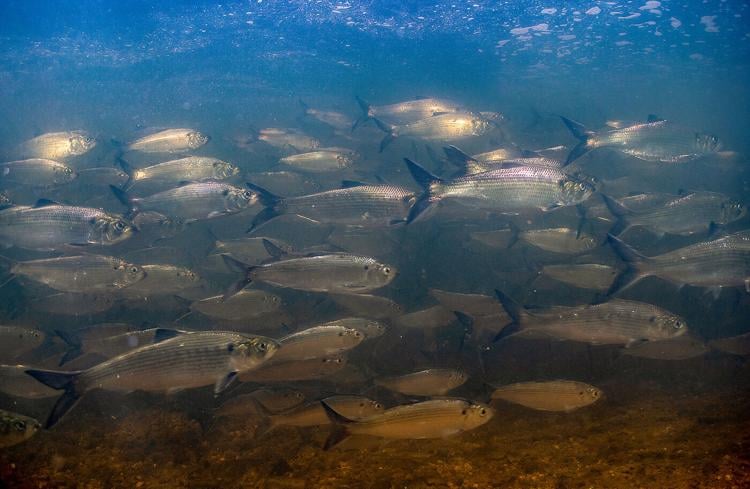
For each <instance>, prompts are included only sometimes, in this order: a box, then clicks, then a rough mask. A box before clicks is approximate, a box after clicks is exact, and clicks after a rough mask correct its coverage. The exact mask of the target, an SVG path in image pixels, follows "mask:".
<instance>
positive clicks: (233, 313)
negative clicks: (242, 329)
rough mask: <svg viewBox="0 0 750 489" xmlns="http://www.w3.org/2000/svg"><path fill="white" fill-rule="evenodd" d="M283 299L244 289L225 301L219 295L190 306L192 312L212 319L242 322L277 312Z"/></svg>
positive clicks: (262, 291)
mask: <svg viewBox="0 0 750 489" xmlns="http://www.w3.org/2000/svg"><path fill="white" fill-rule="evenodd" d="M280 306H281V298H280V297H279V296H277V295H275V294H272V293H270V292H266V291H264V290H256V289H244V290H241V291H239V292H238V293H236V294H234V295H233V296H231V297H229V298H227V299H226V300H225V299H224V297H223V296H220V295H217V296H214V297H208V298H206V299H201V300H199V301H195V302H193V303H191V304H190V310H191V311H197V312H200V313H201V314H204V315H206V316H208V317H211V318H217V319H226V320H240V319H249V318H254V317H258V316H262V315H264V314H268V313H270V312H273V311H275V310H277V309H278V308H279V307H280Z"/></svg>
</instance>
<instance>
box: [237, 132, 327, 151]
mask: <svg viewBox="0 0 750 489" xmlns="http://www.w3.org/2000/svg"><path fill="white" fill-rule="evenodd" d="M251 139H255V140H257V141H263V142H264V143H267V144H270V145H271V146H273V147H275V148H279V149H283V150H287V149H290V148H291V149H292V150H294V151H313V150H315V149H317V148H319V147H320V141H318V140H317V139H315V138H314V137H311V136H308V135H306V134H304V133H302V132H301V131H298V130H296V129H279V128H275V127H269V128H266V129H261V130H260V131H259V132H258V133H257V134H256V135H254V136H253V138H251Z"/></svg>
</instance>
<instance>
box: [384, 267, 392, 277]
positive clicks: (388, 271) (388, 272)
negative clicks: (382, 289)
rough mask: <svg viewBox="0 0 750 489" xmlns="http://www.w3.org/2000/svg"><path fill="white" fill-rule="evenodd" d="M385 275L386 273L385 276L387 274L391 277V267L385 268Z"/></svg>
mask: <svg viewBox="0 0 750 489" xmlns="http://www.w3.org/2000/svg"><path fill="white" fill-rule="evenodd" d="M383 273H384V274H386V275H390V273H391V269H390V267H385V268H384V269H383Z"/></svg>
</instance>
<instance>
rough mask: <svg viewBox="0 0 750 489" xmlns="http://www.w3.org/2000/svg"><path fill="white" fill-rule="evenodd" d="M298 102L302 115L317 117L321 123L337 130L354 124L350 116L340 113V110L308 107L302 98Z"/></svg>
mask: <svg viewBox="0 0 750 489" xmlns="http://www.w3.org/2000/svg"><path fill="white" fill-rule="evenodd" d="M299 103H300V106H301V107H302V113H303V115H305V116H308V117H312V118H313V119H317V120H318V121H320V122H322V123H323V124H327V125H329V126H331V127H332V128H334V129H338V130H339V131H345V130H346V131H348V130H349V129H351V128H352V125H353V124H354V121H353V119H352V118H351V117H349V116H348V115H346V114H342V113H341V112H336V111H335V110H320V109H314V108H311V107H308V105H307V104H306V103H304V102H303V101H302V100H300V101H299Z"/></svg>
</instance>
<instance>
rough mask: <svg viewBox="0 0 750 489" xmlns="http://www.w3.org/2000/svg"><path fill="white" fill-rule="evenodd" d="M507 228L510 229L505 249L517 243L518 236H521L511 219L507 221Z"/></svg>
mask: <svg viewBox="0 0 750 489" xmlns="http://www.w3.org/2000/svg"><path fill="white" fill-rule="evenodd" d="M508 229H510V239H509V240H508V244H507V245H505V248H506V249H510V248H512V247H513V245H515V244H516V243H518V238H519V237H520V236H521V230H520V229H519V227H518V226H516V223H514V222H513V221H510V222H508Z"/></svg>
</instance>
